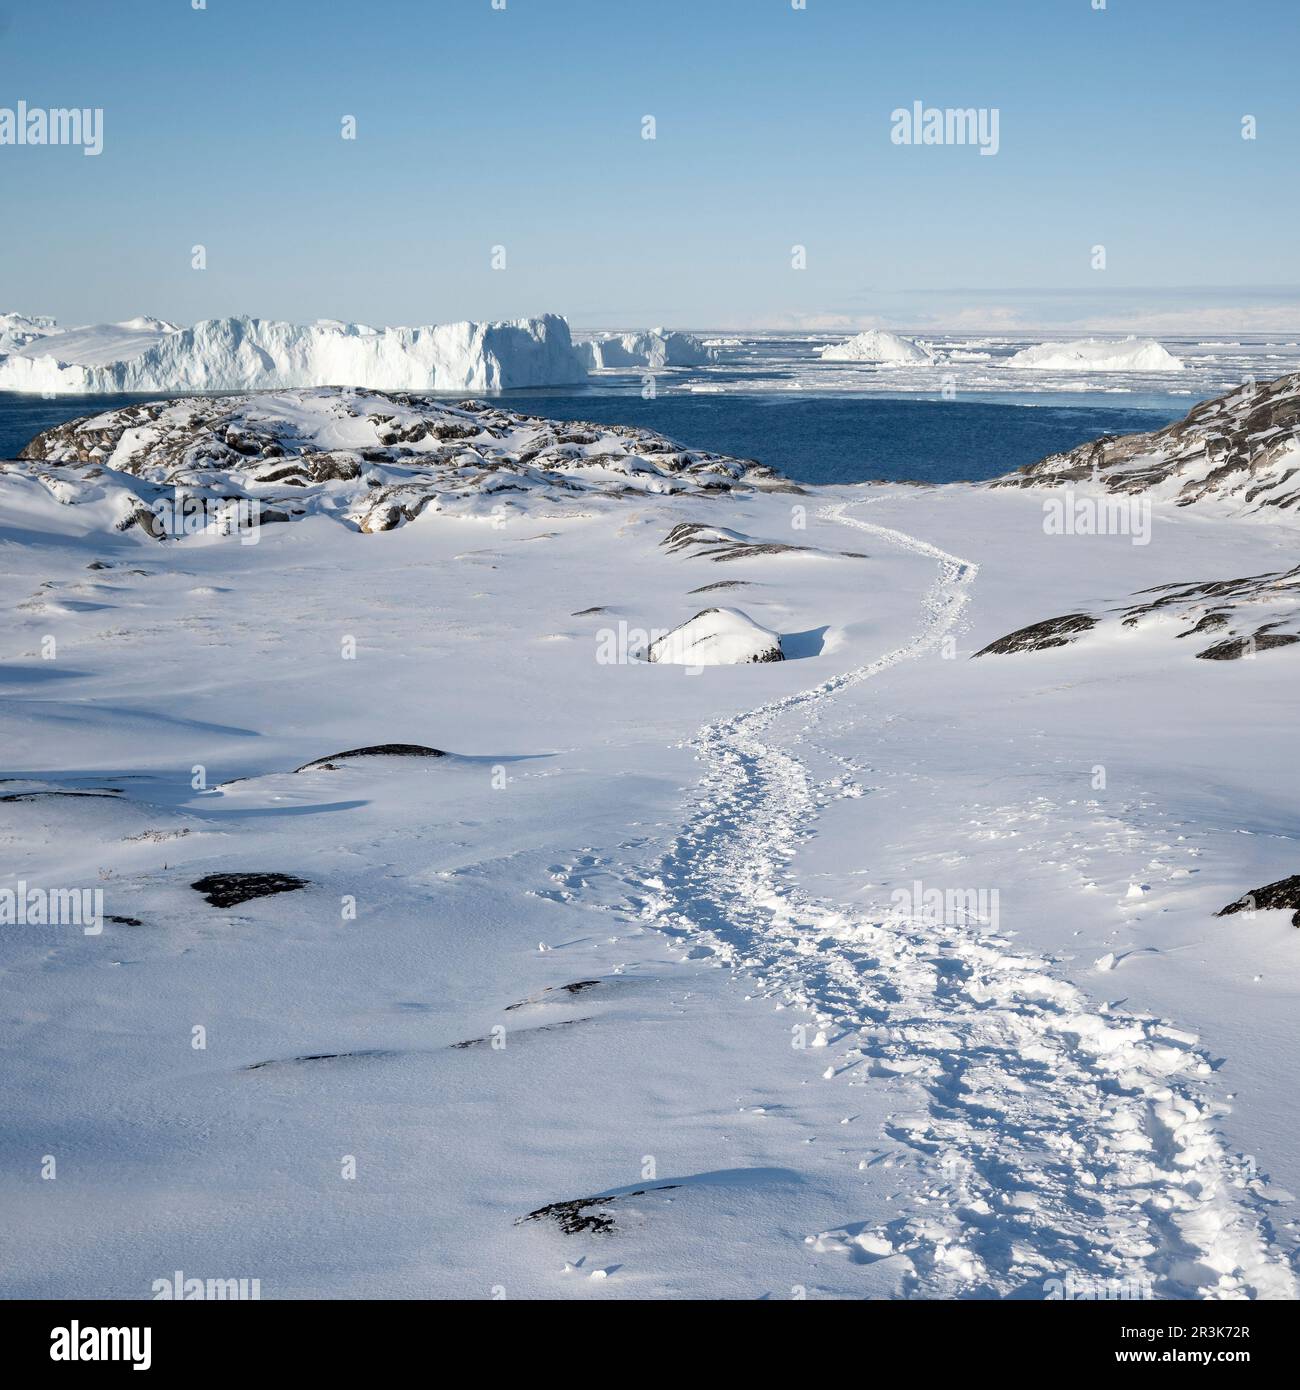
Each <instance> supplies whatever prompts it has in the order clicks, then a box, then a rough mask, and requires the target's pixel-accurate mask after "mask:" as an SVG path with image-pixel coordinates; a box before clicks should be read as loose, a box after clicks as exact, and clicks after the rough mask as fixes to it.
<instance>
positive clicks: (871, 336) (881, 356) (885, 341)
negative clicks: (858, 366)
mask: <svg viewBox="0 0 1300 1390" xmlns="http://www.w3.org/2000/svg"><path fill="white" fill-rule="evenodd" d="M821 358H822V361H823V362H915V363H924V362H933V361H934V354H933V353H932V352H931V351H930V349H929V348H927V347H923V346H922V345H921V344H920V343H918V342H916V341H915V340H914V339H912V338H900V337H899V336H898V334H897V333H887V332H885V330H884V329H883V328H872V329H869V330H868V331H867V332H865V333H859V334H858V335H857V337H856V338H849V339H848V340H847V341H846V342H843V343H830V344H829V345H828V346H826V347H824V348H822V350H821Z"/></svg>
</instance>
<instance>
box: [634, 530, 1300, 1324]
mask: <svg viewBox="0 0 1300 1390" xmlns="http://www.w3.org/2000/svg"><path fill="white" fill-rule="evenodd" d="M847 505H848V504H843V503H842V504H838V505H836V506H833V507H830V508H828V509H827V510H826V511H825V512H824V513H823V515H825V516H827V517H829V518H831V519H834V520H836V521H839V522H842V523H843V524H845V525H848V526H853V527H856V528H858V529H860V530H864V531H869V532H871V533H872V534H874V535H876V536H877V537H879V538H880V539H881V540H883V541H885V542H887V543H889V544H892V545H895V546H899V547H903V548H905V549H908V550H911V551H913V552H914V553H917V554H920V555H924V556H929V557H932V558H934V559H935V560H937V561H938V563H939V576H938V579H937V580H936V582H935V583H934V585H933V587H932V588H931V589H930V590H929V592H928V594H927V595H926V597H925V610H926V616H925V620H924V623H923V625H922V627H921V630H920V631H919V632H918V633H917V634H916V635H915V636H914V637H913V638H912V640H911V641H909V642H908V643H907V644H906V645H904V646H901V647H899V648H897V649H896V650H894V651H891V652H888V653H887V654H886V655H884V656H882V657H880V658H878V659H877V660H876V661H873V662H871V663H869V664H868V665H865V666H861V667H857V668H855V669H853V670H850V671H846V672H843V673H842V674H840V675H837V676H834V677H831V678H830V679H829V680H826V681H824V682H822V683H821V684H820V685H817V686H814V687H812V688H811V689H808V690H805V691H802V692H799V693H797V694H794V695H791V696H788V697H786V698H784V699H781V700H776V701H772V702H771V703H769V704H765V705H762V706H760V707H759V708H757V709H755V710H752V711H750V712H748V713H746V714H741V715H738V716H735V717H733V718H730V719H726V720H722V721H720V722H718V723H716V724H712V725H709V726H707V727H706V728H704V729H703V730H702V731H701V732H700V734H699V735H698V736H697V738H696V740H695V741H694V746H695V747H696V749H697V750H698V754H699V757H700V760H701V762H702V763H703V764H704V767H705V775H704V778H703V781H702V783H701V784H700V786H699V788H698V796H697V800H696V806H695V810H694V812H693V814H692V815H691V816H690V818H689V819H688V821H687V823H686V825H685V826H684V828H683V829H682V830H681V832H680V833H679V835H678V837H677V839H676V841H675V843H674V845H673V847H672V849H671V850H670V851H669V852H668V853H667V855H666V856H665V857H664V858H663V860H662V861H661V862H660V864H659V865H658V866H657V869H656V870H655V872H654V873H653V874H652V875H650V876H649V877H647V878H645V879H642V880H640V881H639V882H637V883H636V892H635V894H634V902H635V903H636V905H637V907H638V908H639V910H640V912H641V915H642V916H643V918H645V919H646V920H648V921H650V922H652V923H653V924H654V925H656V926H657V927H659V928H660V929H662V930H665V931H668V932H671V933H673V934H675V935H679V936H681V937H682V938H683V940H684V941H685V942H687V943H689V944H690V945H691V946H692V947H694V948H696V950H697V952H699V953H703V952H706V951H713V952H716V953H717V954H718V955H719V956H720V957H721V958H722V959H725V960H726V961H727V962H728V963H729V964H732V965H734V966H736V967H737V968H739V969H743V970H744V971H745V972H746V974H747V975H748V976H749V977H750V978H751V979H755V980H757V981H758V982H759V984H760V986H761V988H762V990H763V991H764V992H766V993H767V994H768V995H769V996H771V997H775V998H778V999H780V1000H781V1001H782V1002H784V1003H786V1004H788V1005H791V1006H795V1007H797V1008H801V1009H805V1010H807V1011H808V1012H809V1013H810V1014H811V1015H812V1016H813V1018H814V1019H815V1024H814V1025H812V1026H810V1027H808V1028H807V1038H808V1041H809V1045H811V1046H813V1047H817V1048H821V1047H825V1051H824V1052H821V1051H819V1052H817V1053H814V1054H813V1055H814V1056H817V1057H818V1058H819V1060H820V1059H821V1058H824V1059H825V1061H826V1062H827V1063H828V1064H829V1065H828V1066H827V1068H826V1072H825V1076H826V1078H827V1084H840V1085H855V1084H861V1085H869V1086H873V1087H879V1086H882V1085H886V1086H896V1087H898V1088H899V1108H898V1109H897V1110H896V1111H895V1112H894V1113H893V1115H892V1116H891V1120H890V1124H889V1126H888V1137H889V1138H891V1139H892V1140H894V1141H895V1142H896V1143H899V1144H902V1145H905V1146H907V1147H909V1148H911V1149H912V1150H913V1152H915V1153H916V1154H917V1156H918V1161H919V1163H920V1165H921V1169H922V1178H923V1181H922V1183H921V1184H920V1186H919V1187H918V1190H917V1192H916V1194H915V1197H914V1199H913V1202H912V1210H911V1212H910V1213H909V1214H905V1215H901V1216H899V1217H898V1218H896V1219H895V1220H893V1221H891V1222H889V1223H888V1224H887V1225H885V1226H879V1227H875V1228H871V1227H868V1226H866V1225H864V1223H861V1222H855V1223H852V1224H849V1225H847V1226H846V1227H845V1228H844V1229H842V1230H838V1231H832V1232H823V1233H821V1234H818V1235H811V1236H810V1237H809V1242H810V1244H811V1245H812V1246H813V1247H814V1248H815V1249H817V1250H818V1251H822V1252H825V1251H838V1252H843V1253H844V1254H845V1255H846V1256H848V1257H849V1258H851V1259H853V1260H854V1261H856V1262H860V1263H868V1262H872V1261H875V1260H878V1259H882V1258H887V1257H890V1256H893V1257H896V1258H897V1259H898V1261H899V1264H898V1268H899V1270H900V1273H901V1274H902V1276H903V1279H904V1284H903V1287H904V1289H905V1290H906V1291H907V1292H910V1293H913V1294H919V1295H927V1294H928V1295H934V1296H967V1297H969V1296H986V1297H988V1296H992V1297H1015V1296H1019V1297H1039V1298H1041V1297H1045V1296H1051V1295H1053V1294H1055V1295H1056V1296H1067V1297H1068V1296H1071V1292H1070V1289H1071V1286H1072V1287H1073V1296H1080V1294H1083V1295H1084V1296H1087V1295H1088V1294H1089V1293H1091V1295H1092V1296H1102V1297H1107V1296H1108V1297H1116V1296H1129V1297H1132V1296H1156V1297H1162V1296H1163V1297H1180V1296H1181V1297H1188V1296H1199V1297H1294V1296H1295V1295H1296V1282H1295V1280H1294V1277H1293V1275H1292V1273H1291V1271H1290V1268H1289V1266H1288V1265H1287V1263H1286V1261H1285V1260H1284V1258H1282V1257H1281V1256H1280V1255H1278V1254H1277V1253H1275V1252H1274V1251H1273V1250H1272V1249H1271V1248H1270V1236H1271V1232H1270V1229H1269V1225H1268V1222H1267V1220H1266V1218H1265V1217H1264V1216H1263V1215H1262V1212H1261V1211H1260V1207H1259V1203H1258V1201H1257V1199H1256V1197H1255V1192H1254V1188H1255V1187H1256V1185H1257V1184H1256V1180H1255V1178H1254V1175H1253V1173H1252V1171H1251V1167H1250V1164H1249V1163H1248V1162H1247V1161H1245V1160H1243V1159H1241V1158H1238V1157H1235V1156H1233V1155H1232V1154H1230V1153H1229V1152H1228V1151H1227V1150H1226V1148H1225V1145H1224V1143H1223V1141H1222V1139H1221V1137H1220V1135H1219V1134H1218V1132H1217V1130H1216V1125H1215V1117H1216V1113H1217V1112H1216V1107H1215V1104H1214V1103H1213V1101H1212V1100H1210V1099H1208V1098H1206V1097H1204V1096H1202V1095H1200V1094H1199V1092H1200V1083H1198V1082H1197V1080H1196V1078H1197V1077H1198V1076H1205V1075H1207V1074H1208V1073H1209V1072H1210V1066H1209V1063H1208V1061H1207V1060H1206V1058H1205V1056H1204V1055H1203V1054H1202V1053H1201V1052H1200V1051H1199V1050H1198V1049H1197V1047H1196V1041H1197V1040H1196V1038H1195V1037H1193V1036H1192V1035H1190V1034H1188V1033H1185V1032H1181V1031H1179V1030H1177V1029H1174V1028H1172V1027H1170V1026H1169V1025H1168V1024H1167V1023H1166V1022H1165V1021H1163V1020H1160V1019H1156V1018H1154V1017H1151V1016H1147V1015H1140V1014H1136V1013H1132V1012H1127V1011H1124V1010H1122V1009H1118V1008H1111V1007H1108V1006H1106V1005H1105V1004H1098V1003H1095V1002H1094V1001H1092V1000H1090V999H1089V998H1088V997H1087V996H1085V995H1084V994H1083V992H1082V991H1080V990H1079V989H1077V988H1076V987H1075V986H1073V985H1072V984H1070V983H1069V982H1068V981H1066V980H1063V979H1061V978H1059V977H1058V976H1056V975H1054V974H1053V971H1052V964H1051V962H1050V961H1049V960H1048V959H1046V958H1045V957H1042V956H1037V955H1032V954H1026V953H1023V952H1021V951H1019V950H1017V949H1015V948H1014V947H1013V946H1012V944H1011V943H1010V942H1009V941H1008V940H1007V938H1006V937H1005V936H1002V935H999V934H998V932H997V930H995V929H993V928H992V927H991V926H990V925H989V924H987V923H981V922H979V921H976V920H965V921H962V922H959V923H953V922H950V921H949V922H945V921H941V920H930V918H929V917H928V916H926V915H924V914H921V915H902V914H898V913H891V914H888V915H885V916H879V917H872V916H869V915H866V914H864V913H863V912H862V911H861V910H859V909H857V908H851V907H839V906H836V905H834V904H831V903H827V902H823V901H818V900H815V899H812V898H809V897H807V896H805V895H803V894H802V893H800V892H799V891H797V890H796V889H795V888H794V887H793V886H792V881H791V880H792V876H791V875H790V874H789V873H788V871H787V869H786V867H785V866H786V865H787V864H788V862H789V861H790V859H791V857H792V855H793V854H794V852H795V850H796V848H797V847H798V845H799V844H800V842H801V841H802V840H803V839H805V838H806V837H807V835H808V834H809V827H810V826H811V824H812V822H813V820H814V819H815V817H816V815H817V813H818V810H819V808H820V807H821V806H823V805H825V804H826V803H827V802H828V801H830V800H831V799H833V798H835V797H836V796H839V795H842V794H843V793H844V791H845V787H844V783H843V780H839V781H837V782H834V783H829V784H827V783H821V784H819V783H817V782H816V781H815V779H814V777H813V775H812V773H811V772H810V771H809V769H808V767H807V766H806V765H805V764H804V763H803V762H801V761H800V760H799V758H798V757H796V756H795V753H794V752H793V751H792V747H794V746H797V744H798V743H799V741H800V739H801V737H802V735H804V734H806V733H807V732H808V731H809V729H810V727H811V725H812V724H813V723H814V722H815V721H817V720H818V719H819V718H820V716H821V714H822V713H823V712H824V711H825V710H826V708H827V707H828V706H829V705H830V704H831V702H833V701H834V699H835V697H836V695H837V694H838V693H839V692H841V691H843V690H845V689H846V688H847V687H850V686H854V685H858V684H860V683H862V682H865V681H870V680H872V679H874V678H875V677H877V676H880V675H881V674H883V673H885V672H887V671H889V670H890V669H891V668H893V667H896V666H898V665H899V664H900V663H902V662H907V661H911V660H914V659H915V658H917V657H920V656H922V655H923V654H925V653H927V652H930V651H932V650H933V649H935V648H936V647H937V646H938V645H939V644H940V643H941V641H942V640H943V638H944V636H945V635H946V634H948V633H949V632H950V631H952V630H953V628H954V626H955V625H956V623H957V621H958V619H959V617H960V615H961V613H962V610H963V608H964V607H965V605H966V602H967V599H968V591H969V588H970V585H971V583H972V581H973V579H974V578H975V575H976V572H977V567H976V566H975V565H973V564H971V563H969V562H966V561H963V560H961V559H958V558H957V557H955V556H952V555H949V554H946V553H945V552H943V551H941V550H938V549H937V548H935V547H934V546H931V545H928V544H926V543H925V542H923V541H920V540H917V539H916V538H914V537H912V536H909V535H907V534H906V533H904V532H901V531H895V530H891V529H889V528H886V527H882V526H874V525H871V524H870V523H867V522H864V521H861V520H859V519H857V518H855V517H851V516H849V515H847V514H846V507H847ZM791 718H794V719H802V720H803V721H804V722H803V725H802V726H798V725H796V726H795V727H794V729H793V730H792V736H791V737H788V738H783V739H782V741H781V742H780V743H778V742H776V741H775V740H774V739H772V738H771V735H772V732H773V729H774V726H775V725H777V723H778V722H779V721H786V720H789V719H791ZM796 1031H797V1030H796ZM828 1038H829V1039H832V1041H830V1042H828V1041H827V1040H828ZM819 1069H820V1067H819ZM1052 1281H1059V1282H1057V1283H1053V1282H1052ZM1063 1288H1064V1294H1062V1289H1063Z"/></svg>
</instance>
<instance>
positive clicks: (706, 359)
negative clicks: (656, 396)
mask: <svg viewBox="0 0 1300 1390" xmlns="http://www.w3.org/2000/svg"><path fill="white" fill-rule="evenodd" d="M577 351H578V353H579V355H580V356H581V358H582V362H583V365H584V366H585V367H586V368H587V369H589V370H591V371H601V370H604V369H606V368H611V367H653V368H659V367H705V366H707V365H708V364H709V363H710V362H712V361H713V360H714V357H715V355H716V354H715V353H714V352H713V351H712V350H711V349H710V348H708V347H707V346H706V345H705V344H704V343H703V342H701V341H700V339H699V338H697V337H696V336H695V335H694V334H693V333H670V332H668V330H667V329H663V328H652V329H650V330H649V332H646V333H617V334H616V333H606V334H602V335H601V336H600V337H599V338H593V339H591V340H589V341H588V342H583V343H578V344H577Z"/></svg>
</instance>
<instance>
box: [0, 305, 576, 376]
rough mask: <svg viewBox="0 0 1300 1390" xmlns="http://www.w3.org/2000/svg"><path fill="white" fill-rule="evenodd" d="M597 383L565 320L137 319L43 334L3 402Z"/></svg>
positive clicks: (21, 358) (1, 369) (6, 372)
mask: <svg viewBox="0 0 1300 1390" xmlns="http://www.w3.org/2000/svg"><path fill="white" fill-rule="evenodd" d="M11 317H12V316H11ZM38 322H39V321H38ZM15 336H17V335H15ZM585 377H586V368H585V367H584V366H583V364H582V361H581V360H580V357H579V354H578V353H577V352H575V351H574V347H573V343H572V341H571V339H570V337H569V325H568V323H567V322H566V321H565V320H564V319H562V318H559V317H557V316H556V315H553V314H546V315H544V316H543V317H541V318H533V319H516V320H513V321H510V322H506V323H446V324H439V325H436V326H433V327H427V328H368V327H366V326H365V325H364V324H355V323H338V322H334V321H327V320H322V321H319V322H317V323H312V324H294V323H281V322H276V321H274V320H271V319H253V318H225V319H205V320H203V321H202V322H201V323H196V324H195V325H194V326H193V327H192V328H177V327H176V326H175V325H173V324H169V323H164V322H163V321H162V320H160V319H148V318H137V319H130V320H128V321H127V322H125V323H117V324H101V325H98V326H96V327H92V328H80V329H70V330H66V331H60V330H57V329H52V330H49V331H43V332H39V333H33V334H32V335H31V336H30V337H28V339H27V341H25V342H23V343H19V344H17V345H16V346H15V347H14V348H13V349H12V350H10V351H8V352H6V353H5V355H4V356H2V357H0V390H4V391H42V392H44V391H51V392H75V393H79V394H88V395H95V394H105V393H115V392H137V391H138V392H144V391H248V390H280V389H285V388H296V387H309V386H327V385H328V386H359V387H371V388H376V389H388V390H409V391H499V390H503V389H505V388H507V387H513V386H561V385H565V384H568V383H572V382H577V381H582V380H584V379H585Z"/></svg>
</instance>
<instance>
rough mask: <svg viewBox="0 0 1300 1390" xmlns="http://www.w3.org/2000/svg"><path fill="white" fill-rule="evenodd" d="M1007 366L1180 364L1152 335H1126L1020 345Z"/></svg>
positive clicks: (1093, 368)
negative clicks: (1118, 339)
mask: <svg viewBox="0 0 1300 1390" xmlns="http://www.w3.org/2000/svg"><path fill="white" fill-rule="evenodd" d="M1007 366H1008V367H1027V368H1031V369H1033V370H1035V371H1043V372H1181V371H1182V370H1183V364H1182V362H1180V361H1179V360H1178V358H1177V357H1175V356H1174V355H1173V354H1172V353H1171V352H1168V351H1167V350H1166V349H1165V348H1163V347H1161V346H1160V344H1159V343H1157V342H1156V341H1155V340H1154V339H1153V338H1134V337H1128V338H1125V339H1124V340H1123V341H1122V342H1118V343H1116V342H1107V341H1105V340H1104V339H1102V338H1081V339H1079V341H1078V342H1073V343H1039V344H1038V346H1037V347H1031V348H1023V349H1022V350H1021V351H1020V352H1017V353H1016V354H1015V355H1014V356H1013V357H1012V358H1011V359H1010V360H1009V361H1008V362H1007Z"/></svg>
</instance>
